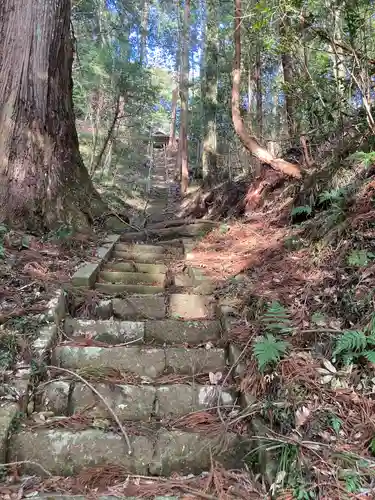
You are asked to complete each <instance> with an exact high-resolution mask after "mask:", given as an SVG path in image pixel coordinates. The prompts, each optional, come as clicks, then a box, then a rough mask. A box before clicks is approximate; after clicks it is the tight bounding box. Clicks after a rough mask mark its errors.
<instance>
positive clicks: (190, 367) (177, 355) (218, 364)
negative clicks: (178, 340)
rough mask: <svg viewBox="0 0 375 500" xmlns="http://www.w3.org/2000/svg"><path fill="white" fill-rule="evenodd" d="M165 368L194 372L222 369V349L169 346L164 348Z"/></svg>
mask: <svg viewBox="0 0 375 500" xmlns="http://www.w3.org/2000/svg"><path fill="white" fill-rule="evenodd" d="M166 360H167V370H170V371H172V372H175V373H184V374H189V375H190V374H191V375H193V374H196V373H206V372H217V371H222V370H224V368H225V352H224V349H215V348H211V349H184V348H182V347H169V348H168V349H167V350H166Z"/></svg>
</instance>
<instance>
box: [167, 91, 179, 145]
mask: <svg viewBox="0 0 375 500" xmlns="http://www.w3.org/2000/svg"><path fill="white" fill-rule="evenodd" d="M177 100H178V84H176V87H175V88H174V89H173V90H172V103H171V126H170V129H169V141H168V149H169V150H171V151H173V150H174V149H175V148H176V143H177V141H176V115H177Z"/></svg>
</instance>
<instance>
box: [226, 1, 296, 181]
mask: <svg viewBox="0 0 375 500" xmlns="http://www.w3.org/2000/svg"><path fill="white" fill-rule="evenodd" d="M234 5H235V14H234V45H235V57H234V65H233V83H232V119H233V125H234V129H235V131H236V133H237V135H238V137H239V138H240V140H241V142H242V144H243V145H244V146H245V147H246V149H248V150H249V151H250V153H252V154H253V155H254V156H255V157H257V158H259V160H260V161H261V162H263V163H267V164H268V165H270V166H271V167H272V168H273V169H275V170H279V171H280V172H282V173H283V174H285V175H287V176H289V177H294V178H297V179H300V178H301V177H302V172H301V169H300V168H299V167H298V166H297V165H294V164H293V163H289V162H287V161H285V160H282V159H281V158H274V157H273V156H272V155H271V153H269V152H268V151H267V149H265V148H264V147H263V146H261V145H260V144H259V142H258V140H257V139H256V137H254V136H253V135H250V134H248V133H247V131H246V128H245V125H244V123H243V120H242V117H241V112H240V86H241V34H240V29H241V15H242V13H241V0H235V2H234Z"/></svg>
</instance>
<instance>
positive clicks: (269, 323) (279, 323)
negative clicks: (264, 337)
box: [262, 301, 294, 335]
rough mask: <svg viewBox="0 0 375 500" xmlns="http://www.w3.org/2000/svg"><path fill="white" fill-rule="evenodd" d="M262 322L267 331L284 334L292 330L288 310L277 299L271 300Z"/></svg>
mask: <svg viewBox="0 0 375 500" xmlns="http://www.w3.org/2000/svg"><path fill="white" fill-rule="evenodd" d="M262 323H263V325H264V327H265V329H266V331H267V332H269V333H275V334H282V335H283V334H284V335H285V334H289V333H291V332H293V331H294V328H293V324H292V321H291V319H290V314H289V312H288V311H287V310H286V309H285V307H284V306H283V305H282V304H280V302H277V301H273V302H272V303H271V304H270V305H269V306H268V307H267V310H266V312H265V313H264V315H263V317H262Z"/></svg>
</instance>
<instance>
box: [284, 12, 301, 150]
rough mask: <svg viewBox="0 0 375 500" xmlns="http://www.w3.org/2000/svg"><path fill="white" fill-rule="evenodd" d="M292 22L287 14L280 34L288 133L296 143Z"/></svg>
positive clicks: (293, 142) (292, 141) (291, 140)
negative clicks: (291, 43) (289, 42)
mask: <svg viewBox="0 0 375 500" xmlns="http://www.w3.org/2000/svg"><path fill="white" fill-rule="evenodd" d="M289 27H290V22H289V18H288V14H285V16H284V20H283V21H282V23H281V24H280V35H281V38H282V43H283V51H282V53H281V64H282V67H283V75H284V84H285V88H284V95H285V111H286V120H287V125H288V133H289V139H290V142H291V144H292V145H293V144H295V143H296V140H297V137H298V125H297V119H296V117H295V110H296V103H295V100H294V96H293V82H294V79H295V74H294V65H293V56H292V55H291V53H290V51H289V49H288V29H289Z"/></svg>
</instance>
